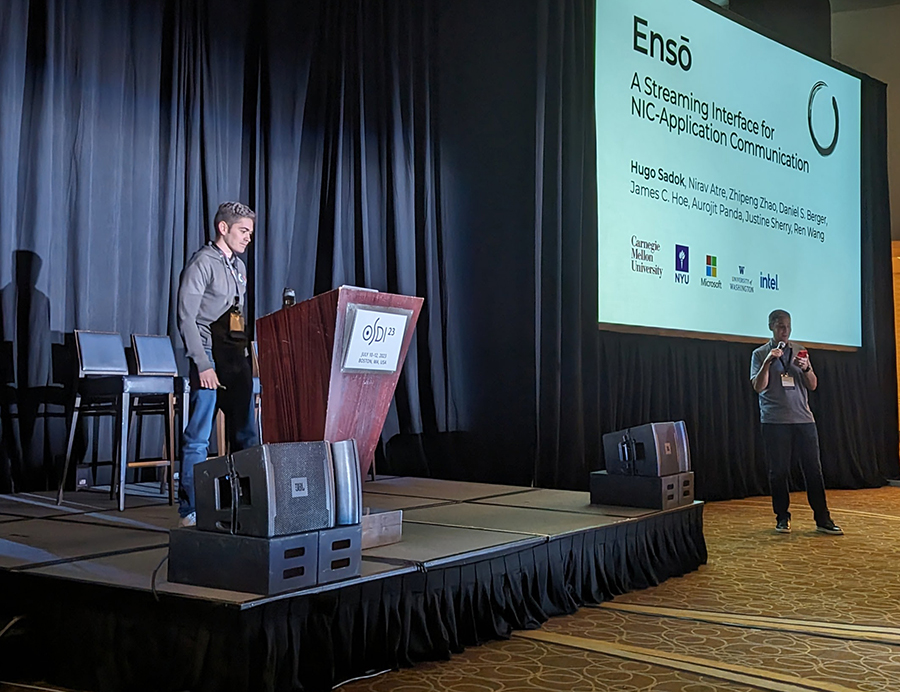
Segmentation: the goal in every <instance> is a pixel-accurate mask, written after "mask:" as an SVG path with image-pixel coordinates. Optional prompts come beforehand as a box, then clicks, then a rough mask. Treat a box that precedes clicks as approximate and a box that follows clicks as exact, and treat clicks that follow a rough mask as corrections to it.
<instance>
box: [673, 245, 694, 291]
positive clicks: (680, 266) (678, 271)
mask: <svg viewBox="0 0 900 692" xmlns="http://www.w3.org/2000/svg"><path fill="white" fill-rule="evenodd" d="M689 267H690V251H689V250H688V246H687V245H676V246H675V283H677V284H688V283H690V281H691V277H690V275H689V274H688V268H689Z"/></svg>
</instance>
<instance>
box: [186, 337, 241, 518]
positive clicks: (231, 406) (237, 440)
mask: <svg viewBox="0 0 900 692" xmlns="http://www.w3.org/2000/svg"><path fill="white" fill-rule="evenodd" d="M207 356H210V360H211V359H212V354H211V353H207ZM190 378H191V399H190V405H191V414H190V418H189V419H188V424H187V427H186V428H185V430H184V435H183V436H182V447H181V476H180V478H181V481H180V483H179V489H178V514H179V515H180V516H182V517H186V516H187V515H188V514H190V513H191V512H193V511H195V509H196V504H195V495H194V465H195V464H197V463H198V462H201V461H206V458H207V456H208V454H209V436H210V435H211V434H212V428H213V422H214V421H215V418H216V410H217V409H219V408H221V409H222V410H223V411H224V412H225V427H226V429H227V430H228V432H229V435H228V436H229V438H230V442H231V451H232V452H237V451H240V450H241V449H247V448H248V447H255V446H256V445H258V444H259V433H258V430H257V427H256V416H255V407H254V403H253V394H252V391H251V393H250V396H249V397H247V396H246V392H239V391H235V390H232V389H231V387H229V389H228V390H219V391H218V392H217V391H216V390H214V389H203V388H201V387H200V378H199V373H198V372H197V366H196V365H194V363H193V361H192V362H191V373H190ZM229 390H230V391H229ZM236 399H237V400H236ZM240 399H246V401H241V400H240ZM245 413H246V415H244V414H245ZM219 453H220V454H221V453H223V450H219Z"/></svg>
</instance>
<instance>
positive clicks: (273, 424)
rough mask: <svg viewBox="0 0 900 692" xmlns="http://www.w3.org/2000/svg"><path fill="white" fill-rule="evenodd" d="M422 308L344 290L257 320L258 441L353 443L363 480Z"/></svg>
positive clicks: (417, 302) (389, 296)
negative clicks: (259, 394)
mask: <svg viewBox="0 0 900 692" xmlns="http://www.w3.org/2000/svg"><path fill="white" fill-rule="evenodd" d="M422 302H423V299H422V298H418V297H414V296H401V295H396V294H393V293H380V292H378V291H373V290H371V289H364V288H355V287H352V286H342V287H341V288H338V289H335V290H333V291H329V292H328V293H323V294H321V295H318V296H316V297H314V298H310V299H309V300H305V301H303V302H302V303H297V304H296V305H292V306H290V307H286V308H283V309H281V310H278V311H277V312H273V313H272V314H270V315H266V316H264V317H260V318H259V319H258V320H257V321H256V334H257V345H258V349H259V379H260V384H261V385H262V417H263V425H262V428H263V441H264V442H268V443H276V442H313V441H316V440H327V441H328V442H339V441H340V440H347V439H351V438H352V439H355V440H356V444H357V448H358V450H359V462H360V472H361V473H362V474H363V475H364V474H366V473H367V472H368V470H369V467H370V466H371V464H372V460H373V459H374V457H375V447H376V446H377V444H378V439H379V437H380V436H381V429H382V427H383V426H384V421H385V418H387V412H388V408H389V406H390V403H391V399H392V398H393V396H394V389H395V388H396V386H397V380H398V379H399V377H400V371H401V369H402V367H403V361H404V359H405V358H406V353H407V351H408V350H409V345H410V342H411V341H412V336H413V332H414V330H415V327H416V321H417V320H418V317H419V312H420V311H421V309H422Z"/></svg>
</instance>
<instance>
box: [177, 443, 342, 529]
mask: <svg viewBox="0 0 900 692" xmlns="http://www.w3.org/2000/svg"><path fill="white" fill-rule="evenodd" d="M194 487H195V495H196V507H197V528H198V529H201V530H203V531H216V532H222V533H233V534H238V535H243V536H255V537H258V538H271V537H274V536H286V535H290V534H295V533H305V532H308V531H316V530H318V529H326V528H331V527H332V526H334V523H335V484H334V464H333V462H332V456H331V445H330V444H329V443H328V442H285V443H281V444H266V445H261V446H259V447H251V448H250V449H245V450H242V451H240V452H235V453H234V454H232V455H231V456H230V457H218V458H216V459H210V460H208V461H204V462H202V463H200V464H197V465H196V466H195V467H194Z"/></svg>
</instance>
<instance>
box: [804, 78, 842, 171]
mask: <svg viewBox="0 0 900 692" xmlns="http://www.w3.org/2000/svg"><path fill="white" fill-rule="evenodd" d="M827 86H828V85H827V84H826V83H825V82H822V81H819V82H816V83H815V84H813V88H812V89H810V92H809V103H808V105H807V107H806V121H807V123H808V124H809V136H810V137H811V138H812V143H813V146H815V148H816V151H818V152H819V154H820V155H821V156H831V153H832V152H833V151H834V148H835V147H836V146H837V141H838V132H839V131H840V129H841V118H840V114H839V113H838V105H837V99H836V98H835V97H834V96H832V97H831V107H832V110H833V111H834V136H833V137H832V138H831V144H828V145H827V146H822V144H821V142H820V141H819V138H818V137H817V136H816V130H815V128H813V104H814V103H815V100H816V95H817V94H818V93H819V91H821V90H822V89H824V88H825V87H827ZM819 98H820V99H821V98H827V96H826V95H822V96H820V97H819ZM829 120H830V118H817V121H820V122H819V123H818V129H819V133H820V134H822V133H823V130H824V132H825V133H827V132H828V131H829V129H830V128H829V127H828V124H827V123H828V121H829ZM826 137H827V135H826Z"/></svg>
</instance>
